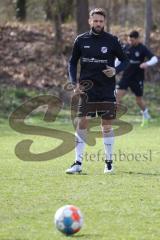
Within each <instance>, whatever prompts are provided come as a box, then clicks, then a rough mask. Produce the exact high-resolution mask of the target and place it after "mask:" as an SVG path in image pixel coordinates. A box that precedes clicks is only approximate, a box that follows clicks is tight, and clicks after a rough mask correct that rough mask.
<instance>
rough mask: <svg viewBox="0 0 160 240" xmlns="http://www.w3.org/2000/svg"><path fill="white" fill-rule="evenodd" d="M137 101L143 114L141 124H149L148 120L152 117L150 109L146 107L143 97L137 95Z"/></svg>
mask: <svg viewBox="0 0 160 240" xmlns="http://www.w3.org/2000/svg"><path fill="white" fill-rule="evenodd" d="M136 102H137V105H138V106H139V107H140V109H141V113H142V115H143V120H142V124H141V126H142V127H144V126H146V125H148V121H149V119H150V118H151V116H150V115H149V113H148V109H147V107H146V104H145V101H144V99H143V97H138V96H136Z"/></svg>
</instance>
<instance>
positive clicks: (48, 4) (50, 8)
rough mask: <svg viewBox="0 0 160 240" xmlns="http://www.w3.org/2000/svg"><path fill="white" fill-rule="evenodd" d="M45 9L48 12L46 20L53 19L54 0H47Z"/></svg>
mask: <svg viewBox="0 0 160 240" xmlns="http://www.w3.org/2000/svg"><path fill="white" fill-rule="evenodd" d="M44 11H45V13H46V20H47V21H48V20H51V21H52V20H53V0H46V1H45V6H44Z"/></svg>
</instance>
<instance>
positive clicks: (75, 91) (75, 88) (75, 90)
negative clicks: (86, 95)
mask: <svg viewBox="0 0 160 240" xmlns="http://www.w3.org/2000/svg"><path fill="white" fill-rule="evenodd" d="M73 91H74V93H76V94H82V93H83V90H82V87H81V86H80V84H79V83H77V84H76V85H75V87H74V89H73Z"/></svg>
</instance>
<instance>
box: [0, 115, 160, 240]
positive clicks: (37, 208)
mask: <svg viewBox="0 0 160 240" xmlns="http://www.w3.org/2000/svg"><path fill="white" fill-rule="evenodd" d="M127 120H128V121H133V120H134V117H133V116H132V117H127ZM139 120H140V119H139V118H137V120H136V121H133V122H134V127H133V130H132V132H130V133H129V134H126V135H123V136H121V137H116V142H115V153H116V154H117V156H119V155H118V154H119V153H120V152H121V153H123V152H125V154H126V156H127V157H128V159H126V160H125V159H123V161H122V159H121V160H120V159H116V161H115V174H113V175H104V174H103V168H104V162H103V161H102V159H100V160H99V161H97V160H93V159H90V161H87V159H86V160H85V161H84V169H83V171H84V174H82V175H76V176H70V175H65V173H64V171H65V169H66V168H67V167H68V166H69V165H70V164H71V163H72V162H73V159H74V150H73V151H72V152H70V153H68V154H66V155H63V156H61V157H59V158H57V159H53V160H50V161H45V162H27V161H26V162H24V161H22V160H19V159H18V158H17V157H16V155H15V153H14V148H15V146H16V144H17V143H18V142H19V141H21V140H22V139H33V140H34V141H35V142H34V144H33V146H32V147H31V150H32V151H33V152H34V153H40V152H41V153H42V152H45V151H48V150H51V149H53V148H54V146H55V145H56V146H57V145H58V144H59V143H60V141H59V140H56V139H55V140H54V139H53V138H47V137H42V136H41V137H39V136H29V135H22V134H20V133H17V132H15V131H13V130H12V129H11V128H10V127H9V125H8V121H7V120H3V119H1V121H0V131H1V136H0V148H1V158H0V159H1V161H0V179H1V181H0V203H1V207H0V240H32V239H33V240H61V239H68V238H69V237H65V236H63V235H62V234H61V233H59V232H58V231H57V230H56V229H55V226H54V224H53V218H54V214H55V212H56V210H57V209H58V208H59V207H61V206H63V205H66V204H74V205H76V206H78V207H79V208H80V209H81V211H82V213H83V215H84V226H83V228H82V230H81V231H80V232H79V233H78V234H76V235H75V236H73V237H71V238H73V239H85V240H87V239H91V240H102V239H105V240H107V239H109V240H148V239H149V240H159V238H160V167H159V166H160V164H159V163H160V162H159V161H160V148H159V146H160V121H159V120H155V121H154V122H152V123H151V125H150V126H149V127H148V128H145V129H141V128H140V126H139ZM36 121H37V120H35V122H34V123H36ZM51 125H52V123H50V124H48V125H46V126H47V127H48V126H51ZM54 127H56V128H57V129H63V130H65V131H73V127H72V126H71V124H68V123H67V122H63V121H59V122H57V123H54ZM58 141H59V142H58ZM99 149H102V150H103V144H102V139H97V143H96V145H95V146H94V147H89V146H87V148H86V152H87V154H91V153H92V154H93V153H95V154H97V151H98V150H99ZM138 154H139V155H138ZM144 154H145V156H146V157H144ZM92 156H93V155H92ZM137 156H138V157H137ZM140 156H141V157H140ZM133 158H134V159H133ZM137 158H138V159H137Z"/></svg>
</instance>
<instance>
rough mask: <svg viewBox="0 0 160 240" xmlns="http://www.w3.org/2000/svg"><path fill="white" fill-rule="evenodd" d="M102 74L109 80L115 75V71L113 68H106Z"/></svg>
mask: <svg viewBox="0 0 160 240" xmlns="http://www.w3.org/2000/svg"><path fill="white" fill-rule="evenodd" d="M103 73H104V74H105V75H106V76H107V77H109V78H111V77H113V76H115V75H116V69H115V68H114V67H109V66H107V69H105V70H103Z"/></svg>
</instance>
